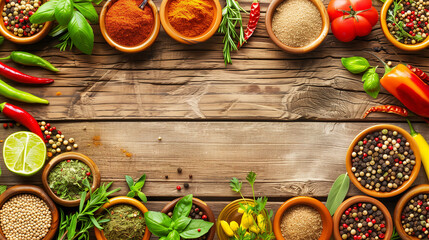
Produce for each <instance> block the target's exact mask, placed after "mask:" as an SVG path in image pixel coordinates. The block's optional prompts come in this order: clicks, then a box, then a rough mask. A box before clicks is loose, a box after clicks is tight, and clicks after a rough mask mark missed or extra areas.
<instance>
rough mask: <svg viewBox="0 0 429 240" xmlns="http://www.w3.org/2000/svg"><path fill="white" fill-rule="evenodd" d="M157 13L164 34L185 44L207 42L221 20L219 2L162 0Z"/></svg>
mask: <svg viewBox="0 0 429 240" xmlns="http://www.w3.org/2000/svg"><path fill="white" fill-rule="evenodd" d="M159 13H160V18H161V24H162V27H163V28H164V30H165V32H166V33H167V34H168V35H169V36H170V37H172V38H173V39H175V40H176V41H178V42H181V43H185V44H197V43H200V42H204V41H207V40H208V39H209V38H210V37H211V36H213V34H215V33H216V31H217V29H218V28H219V25H220V22H221V20H222V7H221V6H220V3H219V0H187V1H182V0H163V1H162V4H161V8H160V11H159Z"/></svg>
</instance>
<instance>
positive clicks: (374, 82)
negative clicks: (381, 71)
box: [362, 68, 380, 98]
mask: <svg viewBox="0 0 429 240" xmlns="http://www.w3.org/2000/svg"><path fill="white" fill-rule="evenodd" d="M376 70H377V68H370V69H369V70H368V71H367V72H366V73H365V74H364V75H363V76H362V81H365V82H364V83H363V89H364V90H365V92H366V93H367V94H368V95H370V96H371V97H373V98H377V96H378V93H379V92H380V77H379V76H378V74H377V73H376V72H375V71H376Z"/></svg>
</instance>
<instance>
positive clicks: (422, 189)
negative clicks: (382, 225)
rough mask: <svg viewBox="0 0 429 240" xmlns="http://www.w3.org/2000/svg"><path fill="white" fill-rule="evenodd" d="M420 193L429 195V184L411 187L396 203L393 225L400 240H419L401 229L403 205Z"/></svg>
mask: <svg viewBox="0 0 429 240" xmlns="http://www.w3.org/2000/svg"><path fill="white" fill-rule="evenodd" d="M420 193H426V194H428V193H429V184H422V185H418V186H415V187H413V188H412V189H411V190H410V191H408V192H406V193H405V194H404V195H403V196H402V197H401V199H399V201H398V203H396V207H395V212H394V213H393V222H394V223H395V228H396V232H397V233H398V234H399V236H401V239H403V240H418V239H419V238H417V237H413V236H410V235H408V234H406V233H405V231H404V229H403V228H402V224H401V221H402V218H401V215H402V210H403V209H404V207H405V205H406V204H407V203H408V201H410V200H411V198H413V197H415V196H416V195H419V194H420Z"/></svg>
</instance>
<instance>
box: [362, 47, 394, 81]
mask: <svg viewBox="0 0 429 240" xmlns="http://www.w3.org/2000/svg"><path fill="white" fill-rule="evenodd" d="M366 52H367V53H369V54H371V55H372V56H374V57H375V58H377V59H378V61H380V62H381V63H382V64H383V65H384V75H386V74H388V73H389V72H390V71H392V68H390V67H389V66H388V65H387V64H386V63H385V62H384V61H383V60H382V59H381V58H379V57H378V56H377V55H375V54H374V53H372V52H368V51H366ZM384 75H383V77H384Z"/></svg>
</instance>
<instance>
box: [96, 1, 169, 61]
mask: <svg viewBox="0 0 429 240" xmlns="http://www.w3.org/2000/svg"><path fill="white" fill-rule="evenodd" d="M115 2H116V0H108V1H107V2H106V3H105V4H104V6H103V9H102V10H101V13H100V20H99V22H100V30H101V34H102V35H103V37H104V39H105V40H106V42H107V43H108V44H109V45H110V46H112V47H113V48H116V49H117V50H119V51H121V52H125V53H137V52H141V51H144V50H146V49H147V48H148V47H150V46H151V45H152V44H153V43H154V42H155V40H156V38H157V37H158V34H159V29H160V26H161V24H160V22H159V14H158V8H157V7H156V5H155V3H153V2H152V1H148V3H147V4H148V6H150V8H152V12H153V16H154V17H155V25H154V27H153V29H152V33H151V35H150V36H149V37H148V38H147V39H146V40H145V41H144V42H142V43H141V44H140V45H137V46H134V47H127V46H122V45H120V44H118V43H116V42H115V41H113V39H112V38H110V36H109V35H108V34H107V31H106V23H105V19H106V13H107V10H109V8H110V6H112V4H113V3H115Z"/></svg>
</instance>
